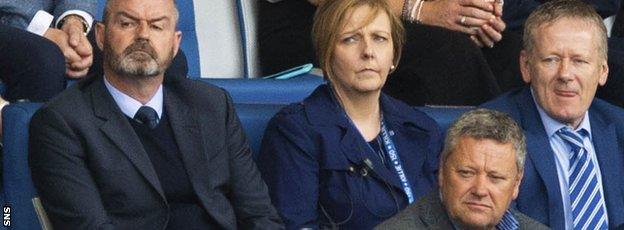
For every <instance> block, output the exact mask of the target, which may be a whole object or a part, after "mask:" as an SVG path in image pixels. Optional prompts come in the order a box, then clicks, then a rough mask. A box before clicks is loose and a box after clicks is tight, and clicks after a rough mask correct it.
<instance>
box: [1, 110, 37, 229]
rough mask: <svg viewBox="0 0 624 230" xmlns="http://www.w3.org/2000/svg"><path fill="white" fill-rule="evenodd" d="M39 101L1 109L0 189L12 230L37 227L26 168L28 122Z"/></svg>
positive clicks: (32, 191) (31, 188)
mask: <svg viewBox="0 0 624 230" xmlns="http://www.w3.org/2000/svg"><path fill="white" fill-rule="evenodd" d="M40 106H41V104H39V103H26V102H20V103H12V104H10V105H8V106H5V107H4V109H3V110H2V132H3V134H4V135H3V137H2V142H3V143H4V146H3V147H4V148H3V155H2V157H3V158H2V186H3V187H2V188H3V195H4V201H5V205H9V206H10V207H11V209H13V210H14V211H13V212H12V213H11V226H12V227H11V228H12V229H40V228H41V225H40V223H39V221H38V219H37V214H36V212H35V208H34V206H33V198H35V197H36V196H37V192H36V190H35V187H34V185H33V183H32V179H31V175H30V168H29V167H28V125H29V124H30V118H31V117H32V115H33V114H34V113H35V111H37V109H39V107H40Z"/></svg>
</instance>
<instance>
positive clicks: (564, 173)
mask: <svg viewBox="0 0 624 230" xmlns="http://www.w3.org/2000/svg"><path fill="white" fill-rule="evenodd" d="M531 94H532V95H533V102H534V103H535V106H536V107H537V111H538V112H539V115H540V118H541V119H542V124H543V125H544V129H545V130H546V135H548V140H549V141H550V147H551V148H552V150H553V152H555V164H556V165H557V175H558V177H559V188H561V198H562V200H563V213H564V216H565V225H566V229H574V217H572V207H571V205H570V193H569V192H568V179H569V178H570V171H569V170H568V169H569V168H570V158H569V156H570V154H572V147H570V145H569V144H568V143H567V142H565V141H564V140H563V139H561V137H559V135H557V131H558V130H559V129H561V128H563V127H565V126H567V125H566V124H563V123H561V122H559V121H557V120H555V119H553V118H551V117H550V116H548V114H546V112H545V111H544V110H543V109H542V108H541V107H540V106H539V105H538V104H537V102H536V101H535V94H534V93H533V90H531ZM570 128H572V130H574V131H577V132H578V131H580V130H583V129H584V130H585V131H587V134H588V135H586V136H583V145H584V147H585V149H586V150H587V154H588V157H589V158H590V160H591V161H592V162H593V163H594V165H595V166H596V167H595V169H596V170H597V171H596V175H597V176H598V192H600V194H601V195H602V199H603V200H602V202H605V201H604V197H605V196H604V191H603V188H602V174H601V173H600V165H599V164H598V159H597V158H596V150H595V149H594V144H593V142H592V132H591V125H590V123H589V113H588V112H587V111H586V112H585V116H584V117H583V121H582V122H581V124H580V125H579V126H578V127H577V128H576V129H574V127H570ZM604 207H605V209H606V205H605V206H604ZM604 212H605V213H608V212H607V210H604ZM608 222H609V217H608V216H607V223H608Z"/></svg>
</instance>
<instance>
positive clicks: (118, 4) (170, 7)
mask: <svg viewBox="0 0 624 230" xmlns="http://www.w3.org/2000/svg"><path fill="white" fill-rule="evenodd" d="M109 7H110V8H109V10H110V13H111V14H112V16H115V15H117V14H118V13H121V12H123V13H126V14H129V15H131V16H133V17H137V18H141V19H152V18H157V17H171V16H172V14H173V12H174V4H173V0H114V1H112V2H111V3H110V4H109Z"/></svg>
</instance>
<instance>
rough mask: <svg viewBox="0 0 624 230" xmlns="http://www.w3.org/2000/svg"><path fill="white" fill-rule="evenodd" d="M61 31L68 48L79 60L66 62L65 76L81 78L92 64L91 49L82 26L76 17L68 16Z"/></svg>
mask: <svg viewBox="0 0 624 230" xmlns="http://www.w3.org/2000/svg"><path fill="white" fill-rule="evenodd" d="M68 17H69V18H67V19H65V23H64V24H63V27H62V28H61V30H63V31H64V32H65V33H66V34H67V35H68V40H69V41H68V42H69V45H70V47H71V48H72V49H73V50H74V51H75V52H76V54H78V55H79V56H80V60H78V61H75V62H68V65H67V75H68V76H70V77H74V78H78V77H83V76H85V75H86V74H87V72H88V71H89V67H91V65H92V64H93V48H92V47H91V43H90V42H89V40H88V39H87V36H86V35H85V34H84V30H85V28H84V25H83V24H82V22H81V21H80V20H79V19H77V18H76V17H77V16H68Z"/></svg>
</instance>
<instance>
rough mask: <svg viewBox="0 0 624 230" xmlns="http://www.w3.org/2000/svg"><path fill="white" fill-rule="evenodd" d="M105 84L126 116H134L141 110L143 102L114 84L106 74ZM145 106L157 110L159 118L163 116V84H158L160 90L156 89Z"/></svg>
mask: <svg viewBox="0 0 624 230" xmlns="http://www.w3.org/2000/svg"><path fill="white" fill-rule="evenodd" d="M104 85H105V86H106V89H108V92H110V94H111V96H113V100H115V103H117V106H119V108H120V109H121V112H123V113H124V114H125V115H126V116H128V117H130V118H133V117H134V115H135V114H136V113H137V111H139V108H141V106H144V105H143V104H141V102H139V101H137V100H135V99H134V98H132V97H130V96H128V95H127V94H125V93H123V92H121V91H119V90H118V89H117V88H115V86H113V85H112V84H111V83H110V82H108V80H106V76H104ZM145 106H149V107H151V108H152V109H154V110H156V113H157V114H158V119H160V118H161V117H162V111H163V89H162V84H161V85H160V86H158V90H156V94H154V96H153V97H152V98H151V99H150V100H149V101H148V102H147V103H146V104H145Z"/></svg>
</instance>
